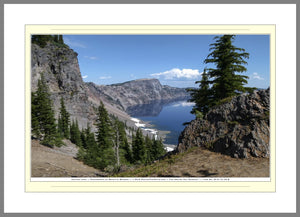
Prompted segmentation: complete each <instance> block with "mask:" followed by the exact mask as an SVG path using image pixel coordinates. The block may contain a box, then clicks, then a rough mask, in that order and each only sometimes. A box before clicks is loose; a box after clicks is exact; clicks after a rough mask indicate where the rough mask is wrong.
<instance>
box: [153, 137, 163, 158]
mask: <svg viewBox="0 0 300 217" xmlns="http://www.w3.org/2000/svg"><path fill="white" fill-rule="evenodd" d="M164 154H166V150H165V148H164V144H163V142H162V140H161V139H159V140H158V139H155V138H154V137H153V138H152V158H153V160H156V159H157V158H159V157H161V156H163V155H164Z"/></svg>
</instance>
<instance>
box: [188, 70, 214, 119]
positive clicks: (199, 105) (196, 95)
mask: <svg viewBox="0 0 300 217" xmlns="http://www.w3.org/2000/svg"><path fill="white" fill-rule="evenodd" d="M195 83H196V84H198V83H200V85H199V89H196V88H191V89H187V91H189V92H191V93H190V94H191V99H190V100H189V101H190V102H195V106H194V107H193V110H192V111H191V113H192V114H195V115H196V116H197V117H199V116H202V115H205V114H206V113H207V112H208V110H209V107H210V105H211V104H212V90H211V89H210V88H209V80H208V75H207V73H206V69H204V72H203V74H202V79H201V81H196V82H195Z"/></svg>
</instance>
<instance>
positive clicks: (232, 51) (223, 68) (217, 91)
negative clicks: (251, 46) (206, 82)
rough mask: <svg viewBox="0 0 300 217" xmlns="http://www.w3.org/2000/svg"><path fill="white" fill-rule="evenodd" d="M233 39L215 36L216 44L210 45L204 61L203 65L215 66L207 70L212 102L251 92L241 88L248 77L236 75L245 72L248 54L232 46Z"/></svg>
mask: <svg viewBox="0 0 300 217" xmlns="http://www.w3.org/2000/svg"><path fill="white" fill-rule="evenodd" d="M234 38H235V36H234V35H223V36H216V37H215V38H214V39H215V40H216V42H215V43H212V44H210V46H211V48H210V51H212V52H211V53H210V54H208V56H207V58H206V59H205V60H204V63H206V64H210V63H212V64H214V65H215V66H216V68H209V69H208V76H209V78H210V79H211V81H210V83H211V84H212V92H213V101H214V102H218V101H220V100H221V99H224V98H227V97H231V96H235V95H238V94H239V93H241V92H246V91H249V90H251V89H250V88H246V87H244V86H243V85H244V84H247V79H248V77H247V76H245V75H238V74H236V73H243V72H245V71H247V69H246V67H245V66H243V65H245V64H247V62H246V61H245V59H248V58H249V53H247V52H245V49H243V48H238V47H235V46H234V45H233V44H232V42H233V40H234Z"/></svg>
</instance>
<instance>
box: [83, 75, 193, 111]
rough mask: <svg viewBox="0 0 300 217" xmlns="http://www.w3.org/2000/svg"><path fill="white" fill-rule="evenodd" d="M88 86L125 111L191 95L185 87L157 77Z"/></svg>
mask: <svg viewBox="0 0 300 217" xmlns="http://www.w3.org/2000/svg"><path fill="white" fill-rule="evenodd" d="M88 86H89V89H90V90H91V91H92V92H93V93H98V94H102V95H104V96H106V99H107V100H108V101H110V102H111V103H113V104H116V105H117V106H118V108H120V109H122V110H124V111H128V110H130V108H131V107H133V106H136V105H143V104H149V103H152V102H155V101H160V102H170V101H175V100H180V99H187V98H188V97H189V94H188V93H187V92H186V90H185V89H183V88H175V87H169V86H167V85H161V83H160V82H159V80H157V79H139V80H134V81H128V82H125V83H120V84H113V85H95V84H93V83H89V84H88Z"/></svg>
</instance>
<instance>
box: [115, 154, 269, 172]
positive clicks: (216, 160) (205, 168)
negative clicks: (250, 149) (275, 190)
mask: <svg viewBox="0 0 300 217" xmlns="http://www.w3.org/2000/svg"><path fill="white" fill-rule="evenodd" d="M116 176H118V177H269V159H266V158H249V159H235V158H231V157H229V156H225V155H221V154H219V153H214V152H211V151H208V150H206V149H203V148H193V149H190V150H189V151H188V152H186V153H183V154H177V155H173V156H171V157H169V158H166V159H164V160H161V161H159V162H156V163H154V164H152V165H148V166H144V167H140V168H138V169H135V170H132V171H127V172H124V173H121V174H118V175H116Z"/></svg>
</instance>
